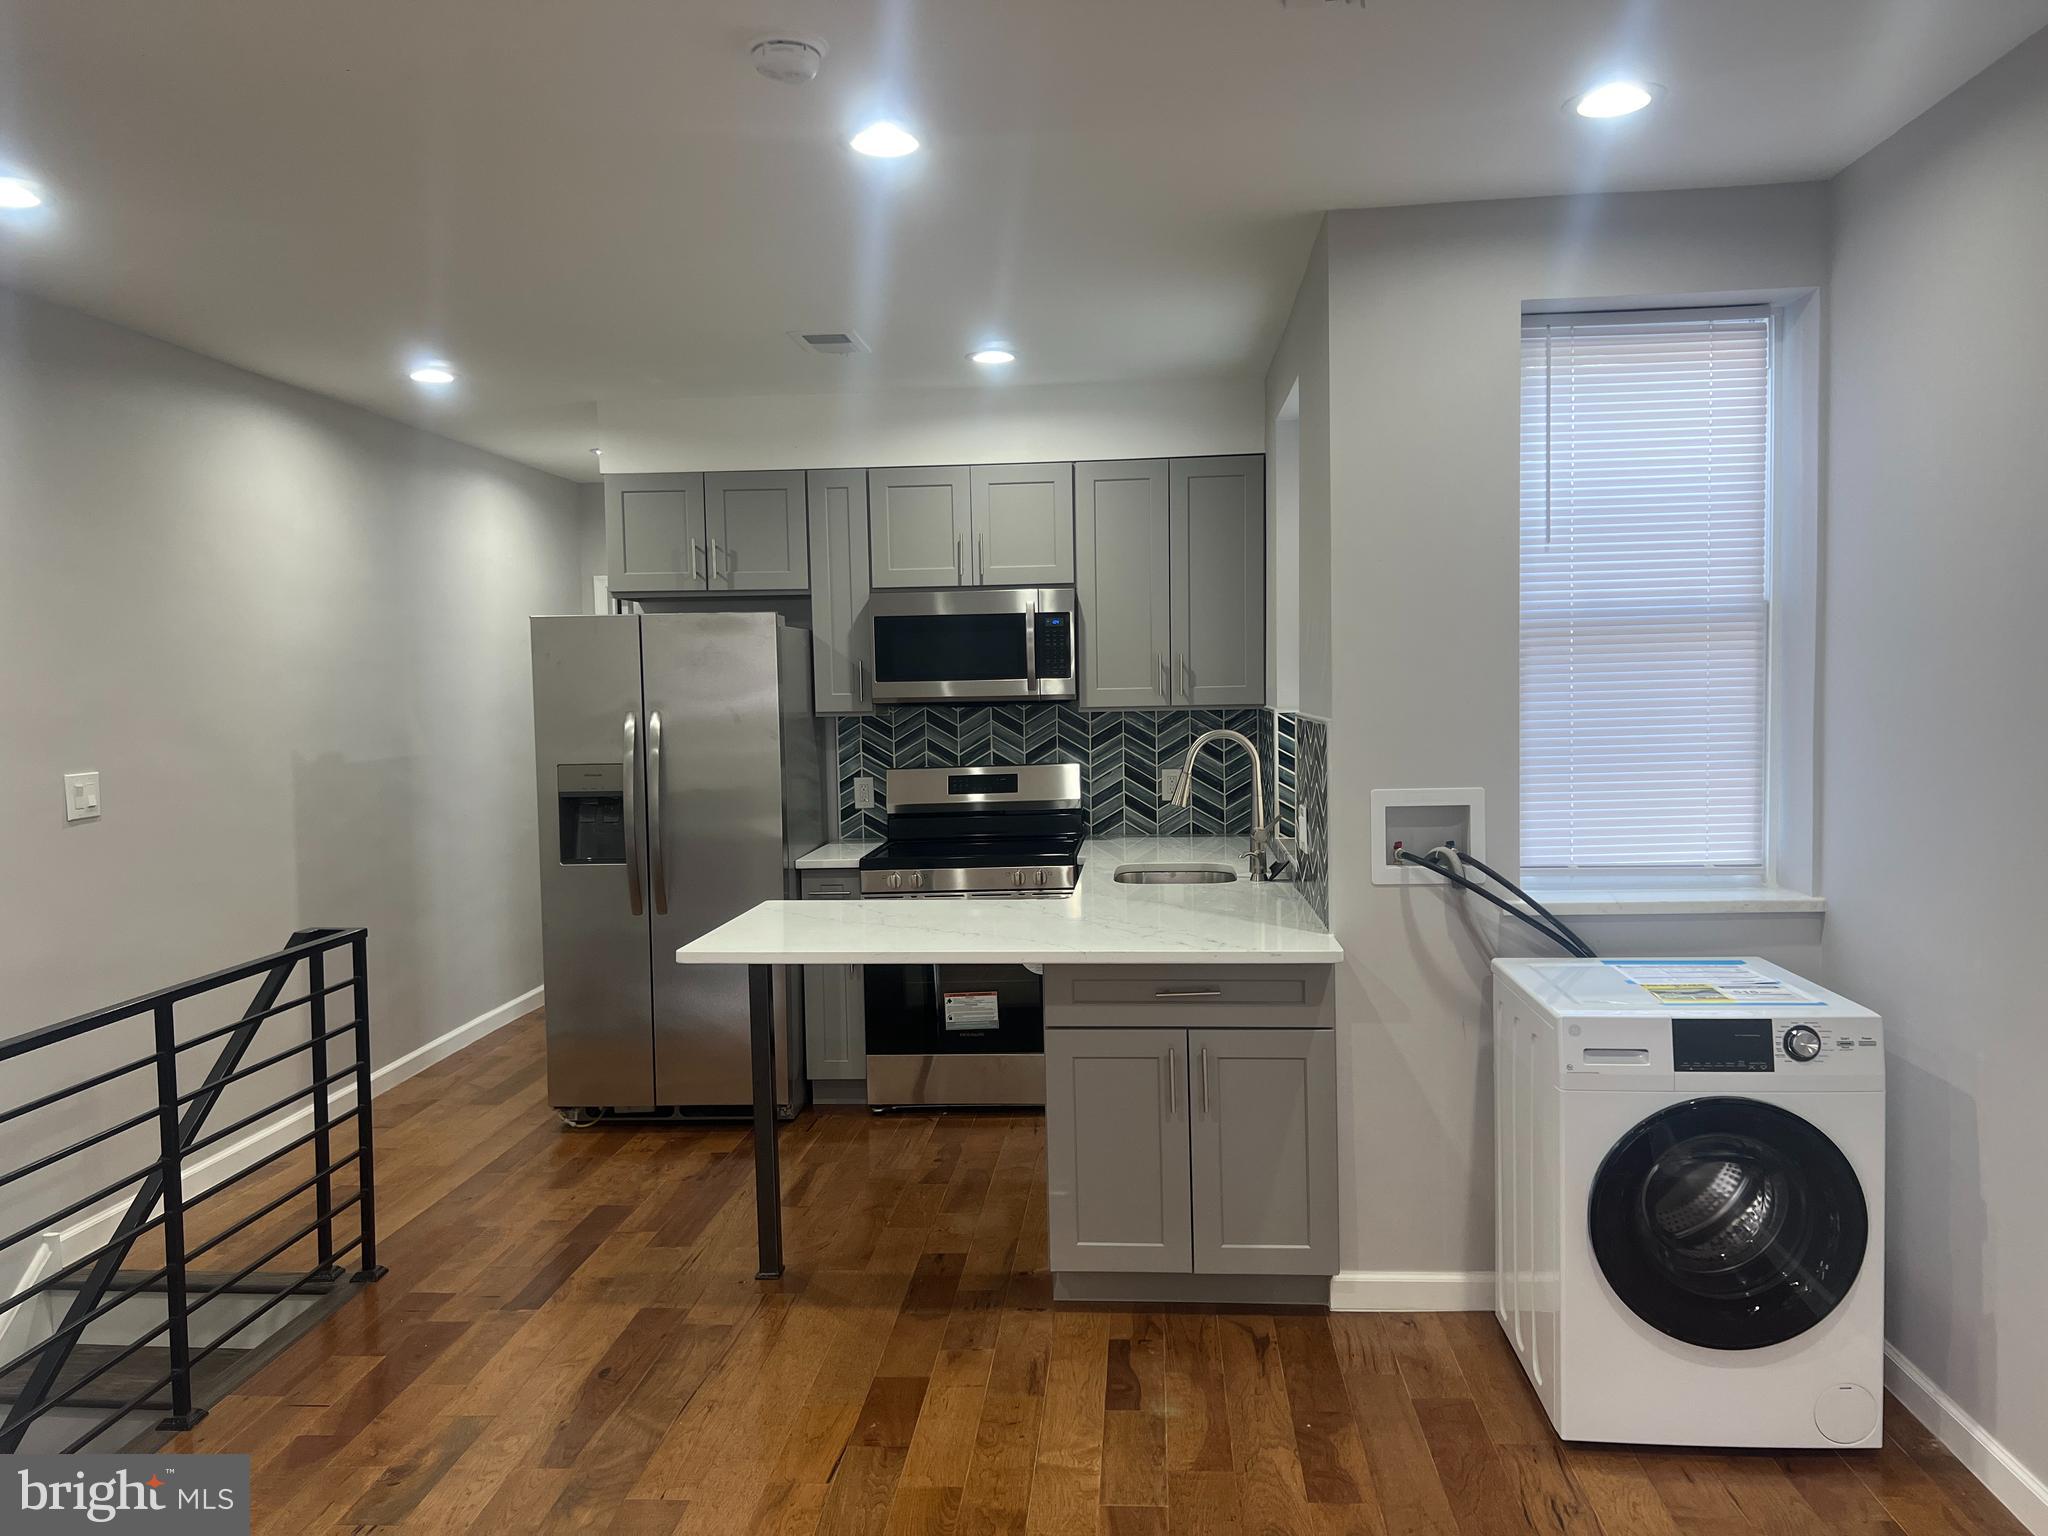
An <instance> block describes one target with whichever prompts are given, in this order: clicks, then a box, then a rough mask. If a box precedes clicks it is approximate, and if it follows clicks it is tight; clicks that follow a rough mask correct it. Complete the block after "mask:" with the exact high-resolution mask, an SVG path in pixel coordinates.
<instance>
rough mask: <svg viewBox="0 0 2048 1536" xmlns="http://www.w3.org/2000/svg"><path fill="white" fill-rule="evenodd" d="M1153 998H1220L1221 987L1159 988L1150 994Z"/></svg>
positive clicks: (1221, 993)
mask: <svg viewBox="0 0 2048 1536" xmlns="http://www.w3.org/2000/svg"><path fill="white" fill-rule="evenodd" d="M1152 995H1153V996H1154V997H1221V996H1222V995H1223V989H1222V988H1221V987H1180V988H1168V987H1161V988H1160V989H1158V990H1157V991H1155V992H1154V993H1153V994H1152Z"/></svg>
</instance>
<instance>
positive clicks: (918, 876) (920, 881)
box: [910, 870, 924, 891]
mask: <svg viewBox="0 0 2048 1536" xmlns="http://www.w3.org/2000/svg"><path fill="white" fill-rule="evenodd" d="M910 888H911V889H912V890H913V891H921V890H923V889H924V872H923V871H922V870H914V871H912V873H911V876H910Z"/></svg>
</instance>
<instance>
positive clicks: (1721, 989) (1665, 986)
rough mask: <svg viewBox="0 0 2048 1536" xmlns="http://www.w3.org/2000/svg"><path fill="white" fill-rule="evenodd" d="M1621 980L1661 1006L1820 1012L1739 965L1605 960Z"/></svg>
mask: <svg viewBox="0 0 2048 1536" xmlns="http://www.w3.org/2000/svg"><path fill="white" fill-rule="evenodd" d="M1607 964H1608V966H1609V967H1611V968H1612V969H1613V971H1614V973H1615V974H1616V975H1617V976H1619V977H1621V978H1622V980H1624V981H1632V982H1634V983H1635V984H1636V985H1637V986H1639V987H1641V988H1642V989H1643V990H1644V991H1645V992H1647V993H1649V994H1650V996H1652V997H1654V998H1655V999H1656V1000H1657V1001H1658V1002H1660V1003H1673V1004H1678V1005H1680V1006H1686V1005H1705V1006H1708V1007H1714V1006H1719V1005H1723V1004H1728V1003H1735V1004H1740V1005H1743V1006H1747V1007H1762V1008H1818V1007H1820V1006H1821V1004H1820V1000H1819V999H1818V998H1815V997H1812V996H1810V995H1808V994H1807V993H1805V992H1802V991H1800V990H1799V988H1797V987H1795V986H1793V985H1792V984H1791V983H1790V982H1785V981H1780V980H1779V979H1778V978H1777V977H1775V976H1767V975H1765V974H1764V973H1763V972H1762V971H1760V970H1758V969H1757V968H1756V967H1755V966H1753V965H1751V964H1749V963H1748V962H1747V961H1743V960H1609V961H1608V962H1607Z"/></svg>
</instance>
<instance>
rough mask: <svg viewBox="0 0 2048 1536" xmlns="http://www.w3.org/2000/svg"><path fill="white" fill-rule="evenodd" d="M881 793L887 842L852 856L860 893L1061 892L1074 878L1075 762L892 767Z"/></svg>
mask: <svg viewBox="0 0 2048 1536" xmlns="http://www.w3.org/2000/svg"><path fill="white" fill-rule="evenodd" d="M887 794H888V797H889V840H888V841H887V842H885V843H883V844H882V846H881V847H879V848H876V849H874V850H873V851H872V852H870V853H869V854H868V855H867V856H866V857H865V858H863V859H862V860H861V861H860V888H861V894H862V895H863V896H1066V895H1070V894H1071V893H1072V892H1073V889H1074V886H1075V884H1076V883H1077V882H1078V881H1079V879H1080V873H1081V863H1080V854H1081V842H1082V838H1083V836H1084V835H1085V834H1086V831H1087V813H1086V812H1085V811H1083V810H1082V809H1081V770H1080V768H1079V767H1078V766H1077V765H1076V764H1072V763H1054V764H1041V765H1035V766H1032V767H1026V768H919V769H897V770H892V771H891V772H890V774H889V776H888V783H887Z"/></svg>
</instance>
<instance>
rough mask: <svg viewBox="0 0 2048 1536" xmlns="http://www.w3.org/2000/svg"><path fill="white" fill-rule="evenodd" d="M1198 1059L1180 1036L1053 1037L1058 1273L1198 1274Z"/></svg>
mask: <svg viewBox="0 0 2048 1536" xmlns="http://www.w3.org/2000/svg"><path fill="white" fill-rule="evenodd" d="M1186 1057H1187V1035H1186V1033H1185V1032H1184V1031H1182V1030H1178V1029H1048V1030H1047V1031H1046V1032H1045V1169H1046V1219H1047V1223H1048V1229H1049V1235H1050V1238H1051V1254H1052V1260H1051V1262H1052V1267H1053V1268H1054V1269H1056V1270H1139V1271H1144V1272H1148V1273H1174V1274H1186V1273H1187V1272H1188V1269H1189V1266H1190V1262H1191V1260H1192V1256H1193V1249H1192V1246H1191V1228H1190V1226H1189V1212H1188V1119H1187V1110H1188V1105H1187V1062H1186Z"/></svg>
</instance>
